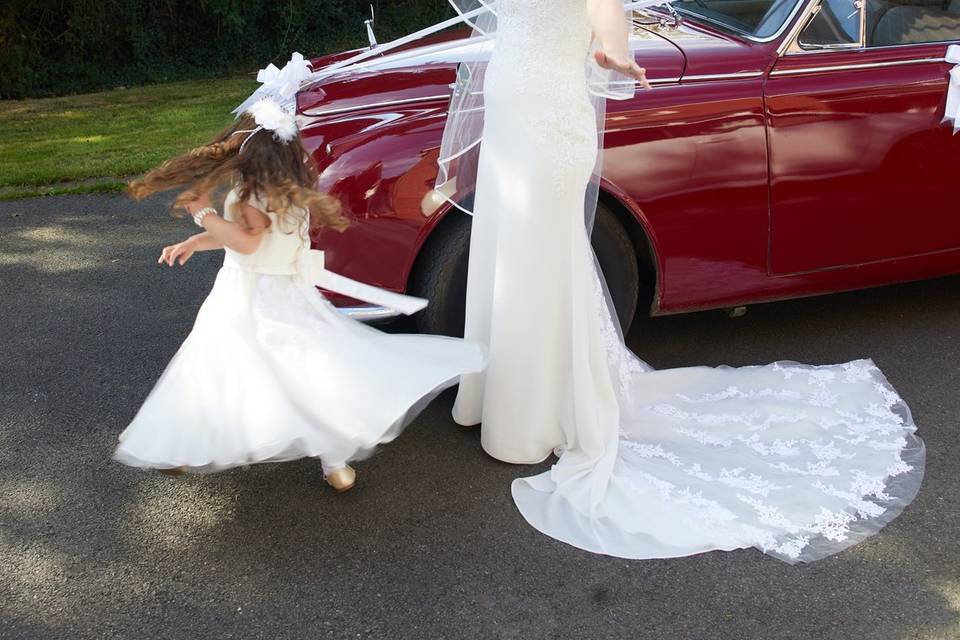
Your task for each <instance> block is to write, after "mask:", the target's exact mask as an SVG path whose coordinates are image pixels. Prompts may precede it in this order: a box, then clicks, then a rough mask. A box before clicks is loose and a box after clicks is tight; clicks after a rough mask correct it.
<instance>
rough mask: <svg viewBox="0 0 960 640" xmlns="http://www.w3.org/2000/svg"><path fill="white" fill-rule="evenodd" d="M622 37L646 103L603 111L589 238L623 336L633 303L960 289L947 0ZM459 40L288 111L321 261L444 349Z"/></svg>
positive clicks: (676, 19)
mask: <svg viewBox="0 0 960 640" xmlns="http://www.w3.org/2000/svg"><path fill="white" fill-rule="evenodd" d="M634 26H635V28H634V33H633V39H634V45H635V47H636V57H637V60H638V62H639V63H640V65H642V66H644V67H646V69H647V74H648V77H649V78H650V80H651V83H652V85H653V88H652V89H651V90H648V91H638V93H637V95H636V97H635V98H634V99H632V100H629V101H623V102H615V101H610V102H608V105H607V107H608V112H607V117H606V136H605V155H604V166H603V185H602V187H603V191H602V193H601V196H600V206H599V208H598V215H597V222H596V225H595V230H594V236H593V238H594V246H595V248H596V250H597V253H598V256H599V260H600V263H601V267H602V269H603V271H604V274H605V276H606V278H607V280H608V283H609V285H610V289H611V293H612V296H613V298H614V301H615V303H616V305H617V309H618V313H619V315H620V319H621V322H622V323H623V325H624V326H625V327H626V326H627V325H629V323H630V320H631V319H632V318H633V316H634V312H635V310H636V308H637V305H638V304H639V303H640V301H641V300H642V303H643V304H647V302H648V300H649V304H650V307H649V308H650V313H651V314H653V315H658V314H668V313H678V312H684V311H692V310H699V309H710V308H735V307H738V306H740V305H746V304H747V303H756V302H765V301H771V300H778V299H784V298H794V297H800V296H810V295H817V294H823V293H831V292H837V291H844V290H849V289H856V288H861V287H870V286H875V285H881V284H887V283H893V282H903V281H908V280H916V279H921V278H928V277H933V276H940V275H944V274H950V273H956V272H960V212H958V211H957V205H956V202H957V200H958V196H960V185H958V177H957V173H956V172H958V168H960V136H958V137H954V136H953V135H952V129H951V127H950V126H949V124H942V123H941V120H942V118H943V115H944V102H945V96H946V94H947V89H948V72H949V71H950V69H951V68H952V65H951V64H949V63H947V62H946V61H945V59H944V56H945V54H946V50H947V47H948V45H949V44H951V43H952V42H960V0H692V1H687V0H678V1H676V2H673V3H672V5H667V6H665V7H663V8H658V9H651V10H645V11H643V12H639V13H636V14H634ZM465 36H466V34H465V33H464V32H458V33H448V34H445V35H442V36H437V37H433V38H431V39H426V40H424V41H422V42H418V43H416V45H415V46H413V47H408V48H406V49H405V50H404V51H402V52H400V53H390V54H387V55H386V57H384V58H383V59H382V60H381V62H382V63H383V64H381V65H379V66H376V67H375V68H371V69H370V70H366V71H354V72H350V73H345V74H340V75H336V76H332V77H330V78H327V79H326V80H323V81H321V82H319V83H318V84H317V85H315V86H314V87H309V88H307V89H305V90H303V91H302V92H301V94H300V95H299V98H298V109H299V112H300V114H301V116H302V118H303V122H304V127H303V135H304V138H305V142H306V144H307V145H308V148H309V149H311V152H312V153H313V154H314V156H315V158H316V160H317V161H318V163H319V165H320V169H321V187H322V188H323V189H325V190H327V191H329V192H330V193H332V194H334V195H336V196H337V197H339V198H340V199H341V200H342V202H343V204H344V205H345V208H346V209H347V210H348V211H349V213H350V214H351V215H352V216H353V218H354V220H355V222H354V224H353V226H352V227H351V228H350V229H349V230H348V231H347V232H345V233H343V234H337V233H335V232H326V231H323V232H321V233H320V234H319V235H318V236H317V237H316V238H315V244H316V245H318V246H320V247H322V248H324V249H325V250H326V251H327V255H328V264H329V265H330V266H331V268H333V269H335V270H337V271H339V272H341V273H343V274H345V275H348V276H350V277H353V278H356V279H358V280H362V281H365V282H369V283H372V284H376V285H380V286H383V287H385V288H388V289H392V290H395V291H405V292H408V293H411V294H414V295H418V296H424V297H427V298H429V299H430V300H431V305H430V307H428V308H427V309H426V310H425V311H422V312H421V313H419V314H418V315H417V316H416V321H417V323H418V327H419V329H421V330H422V331H424V332H430V333H445V334H451V335H456V334H458V333H460V332H461V331H462V326H463V314H464V312H463V306H464V294H465V281H466V266H467V252H468V239H469V234H470V217H469V216H467V215H465V214H463V213H462V212H460V211H459V210H458V209H456V208H455V207H452V206H449V205H448V204H445V203H444V200H443V198H442V197H441V196H440V195H439V194H438V193H437V192H436V191H434V180H435V177H436V174H437V165H436V160H437V154H438V147H439V144H440V139H441V135H442V131H443V126H444V121H445V117H446V111H447V103H448V99H449V96H450V94H451V87H450V85H451V83H452V82H453V81H454V76H455V69H456V60H451V59H447V58H446V57H445V54H443V53H442V52H443V51H448V50H449V43H450V40H451V39H452V38H464V37H465ZM439 43H445V45H446V46H440V44H439ZM346 55H348V54H340V55H338V56H330V57H327V58H320V59H317V60H315V61H314V67H315V68H322V67H323V66H324V65H327V64H330V63H331V62H333V61H335V60H339V59H342V58H343V57H344V56H346ZM390 56H395V58H393V59H392V60H391V59H390ZM471 195H472V194H470V193H456V192H455V193H454V197H455V198H457V199H463V200H468V199H469V198H470V197H471ZM531 250H535V247H531ZM335 302H336V303H337V304H338V305H339V306H341V307H343V309H344V311H345V312H346V313H350V314H353V315H355V316H357V317H360V318H364V319H376V318H380V317H386V316H389V315H390V312H389V311H388V310H385V309H376V308H370V307H361V306H355V305H352V304H351V303H350V301H346V300H335Z"/></svg>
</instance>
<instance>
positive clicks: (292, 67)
mask: <svg viewBox="0 0 960 640" xmlns="http://www.w3.org/2000/svg"><path fill="white" fill-rule="evenodd" d="M312 73H313V69H312V68H311V67H310V62H309V61H307V60H305V59H304V57H303V55H302V54H300V53H296V52H295V53H294V54H293V55H292V56H290V61H289V62H287V64H285V65H283V68H282V69H278V68H277V67H276V65H274V64H272V63H271V64H269V65H267V66H266V67H265V68H263V69H260V71H259V72H258V73H257V82H259V83H260V87H259V88H258V89H257V90H256V91H254V92H253V93H252V94H251V95H250V97H249V98H247V99H246V100H244V101H243V102H242V103H241V104H240V106H239V107H237V108H236V109H234V110H233V113H237V114H242V113H244V112H246V111H247V109H249V108H250V107H251V106H253V105H254V104H256V103H257V102H258V101H260V100H262V99H264V98H271V99H273V100H275V101H276V102H277V103H278V104H279V105H280V106H281V107H282V108H283V109H284V110H286V111H289V112H291V113H292V112H293V106H294V101H295V100H296V97H297V92H298V91H300V83H301V82H303V81H304V80H306V79H307V78H309V77H310V75H311V74H312Z"/></svg>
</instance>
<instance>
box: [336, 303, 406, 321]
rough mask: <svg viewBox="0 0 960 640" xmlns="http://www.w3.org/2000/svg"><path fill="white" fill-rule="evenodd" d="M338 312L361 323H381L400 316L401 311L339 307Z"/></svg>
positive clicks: (383, 308) (381, 308) (373, 307)
mask: <svg viewBox="0 0 960 640" xmlns="http://www.w3.org/2000/svg"><path fill="white" fill-rule="evenodd" d="M337 311H339V312H340V313H342V314H343V315H345V316H347V317H348V318H352V319H354V320H357V321H359V322H381V321H383V320H389V319H391V318H396V317H397V316H399V315H400V312H399V311H394V310H393V309H387V308H386V307H377V306H366V307H337Z"/></svg>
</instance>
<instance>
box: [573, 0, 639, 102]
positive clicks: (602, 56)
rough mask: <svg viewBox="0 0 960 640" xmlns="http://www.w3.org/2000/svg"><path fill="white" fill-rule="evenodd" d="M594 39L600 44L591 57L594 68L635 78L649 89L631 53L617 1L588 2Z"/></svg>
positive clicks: (590, 0) (624, 16) (588, 0)
mask: <svg viewBox="0 0 960 640" xmlns="http://www.w3.org/2000/svg"><path fill="white" fill-rule="evenodd" d="M587 10H588V11H589V13H590V24H591V26H592V27H593V35H594V36H595V37H596V38H597V40H598V41H599V42H600V49H598V50H597V51H596V52H595V53H594V57H595V58H596V60H597V64H599V65H600V66H601V67H603V68H605V69H612V70H614V71H619V72H620V73H624V74H626V75H628V76H631V77H633V78H636V79H637V80H638V81H639V82H640V86H642V87H643V88H644V89H649V88H650V83H648V82H647V76H646V70H644V69H643V68H642V67H640V66H639V65H638V64H637V61H636V60H634V58H633V54H632V53H631V52H630V47H629V44H628V39H629V35H630V26H629V23H628V21H627V17H626V15H625V14H624V12H623V4H622V3H621V2H620V0H587Z"/></svg>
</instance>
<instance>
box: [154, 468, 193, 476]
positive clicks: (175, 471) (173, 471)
mask: <svg viewBox="0 0 960 640" xmlns="http://www.w3.org/2000/svg"><path fill="white" fill-rule="evenodd" d="M157 471H159V472H160V473H162V474H163V475H165V476H182V475H183V474H185V473H186V472H187V468H186V467H171V468H169V469H157Z"/></svg>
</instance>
